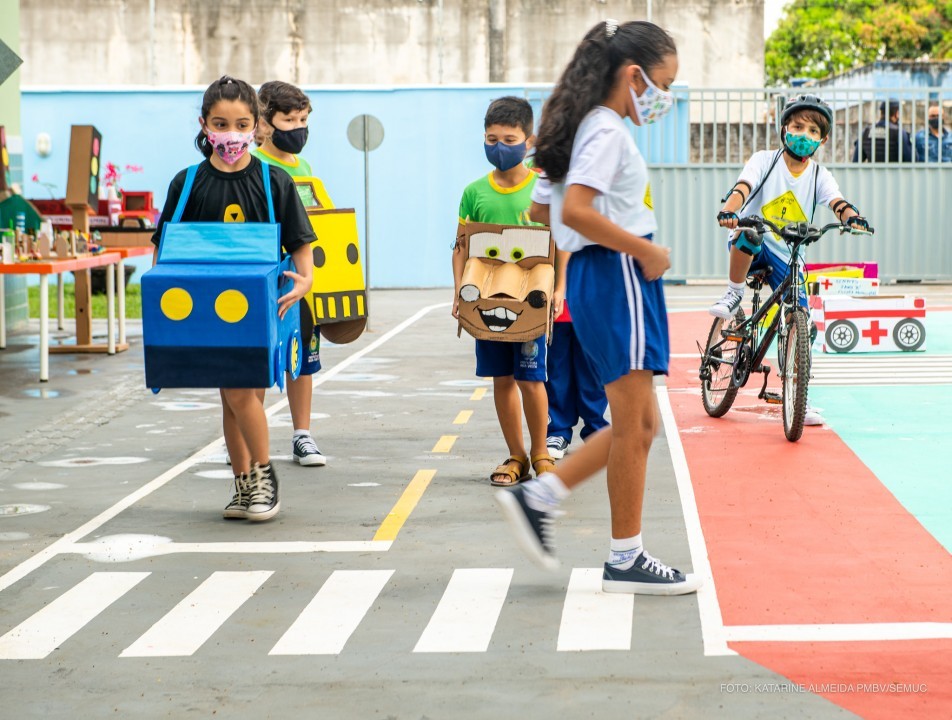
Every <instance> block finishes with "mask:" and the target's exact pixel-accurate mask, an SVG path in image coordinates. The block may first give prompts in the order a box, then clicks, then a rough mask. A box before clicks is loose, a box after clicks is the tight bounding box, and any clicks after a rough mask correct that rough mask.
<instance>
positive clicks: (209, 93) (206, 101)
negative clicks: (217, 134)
mask: <svg viewBox="0 0 952 720" xmlns="http://www.w3.org/2000/svg"><path fill="white" fill-rule="evenodd" d="M219 100H241V101H242V102H243V103H245V104H246V105H247V106H248V110H249V111H250V112H251V115H252V117H253V118H254V120H255V125H257V124H258V95H257V94H256V93H255V89H254V88H253V87H251V85H249V84H248V83H246V82H245V81H244V80H238V79H237V78H233V77H229V76H228V75H222V76H221V77H220V78H219V79H218V80H216V81H215V82H213V83H212V84H211V85H209V86H208V89H207V90H206V91H205V95H204V96H202V118H203V119H204V120H208V113H210V112H211V111H212V108H213V107H215V103H217V102H218V101H219ZM195 147H197V148H198V151H199V152H200V153H201V154H202V155H204V156H205V157H207V158H210V157H211V156H212V153H213V152H214V148H213V147H212V144H211V143H210V142H208V136H207V135H206V134H205V131H204V130H199V131H198V136H197V137H196V138H195Z"/></svg>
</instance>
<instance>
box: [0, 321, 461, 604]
mask: <svg viewBox="0 0 952 720" xmlns="http://www.w3.org/2000/svg"><path fill="white" fill-rule="evenodd" d="M445 307H449V303H437V304H436V305H427V306H426V307H424V308H421V309H420V310H419V311H417V312H416V313H414V314H413V315H411V316H410V317H408V318H407V319H406V320H404V321H403V322H402V323H400V324H399V325H397V326H396V327H394V328H393V329H392V330H388V331H387V332H385V333H384V334H383V335H381V336H380V337H379V338H377V339H376V340H374V341H373V342H372V343H370V344H369V345H368V346H367V347H365V348H362V349H360V350H358V351H357V352H355V353H353V354H351V355H348V356H347V357H346V358H344V359H343V360H341V361H340V362H339V363H337V364H336V365H334V367H332V368H330V369H328V370H325V371H323V372H321V373H319V374H318V375H315V378H317V379H316V380H314V381H313V387H317V386H318V385H321V384H322V383H325V382H327V381H328V380H329V379H331V378H332V377H334V376H336V375H338V374H339V373H340V372H342V371H343V370H344V369H345V368H347V367H349V366H350V365H353V364H354V363H355V362H357V361H358V360H360V358H362V357H363V356H364V355H367V354H368V353H370V352H373V351H374V350H376V349H377V348H379V347H380V346H381V345H383V344H384V343H386V342H387V341H388V340H390V339H391V338H393V337H395V336H396V335H399V334H400V333H402V332H403V331H404V330H406V329H407V328H408V327H410V326H411V325H412V324H413V323H415V322H416V321H417V320H419V319H420V318H422V317H423V316H424V315H426V314H427V313H429V312H431V311H433V310H436V309H439V308H445ZM287 405H288V401H287V398H284V399H282V400H280V401H278V402H276V403H275V404H274V405H272V406H271V407H269V408H268V409H267V410H265V414H266V415H267V416H269V417H270V416H271V415H274V414H275V413H276V412H278V410H281V409H283V408H285V407H287ZM223 442H224V438H222V437H219V438H217V439H216V440H213V441H212V442H210V443H209V444H208V445H206V446H205V447H203V448H202V449H201V450H198V451H197V452H195V453H193V454H192V455H191V456H189V457H188V458H186V459H185V460H183V461H182V462H180V463H179V464H178V465H175V466H174V467H172V468H169V469H168V470H166V471H165V472H164V473H162V474H161V475H159V476H158V477H157V478H155V480H152V481H151V482H148V483H146V484H145V485H143V486H142V487H140V488H139V489H138V490H136V491H135V492H133V493H130V494H129V495H126V497H124V498H123V499H122V500H120V501H119V502H117V503H116V504H115V505H113V506H112V507H110V508H109V509H107V510H104V511H103V512H101V513H99V515H97V516H96V517H94V518H93V519H91V520H89V521H88V522H86V523H84V524H83V525H80V526H79V527H78V528H76V529H75V530H73V531H72V532H68V533H66V534H65V535H63V537H61V538H60V539H59V540H57V541H55V542H53V543H52V544H50V545H47V546H46V547H45V548H43V549H42V550H40V551H39V552H37V553H35V554H34V555H33V556H32V557H30V558H29V559H28V560H24V561H23V562H22V563H20V564H19V565H17V566H16V567H14V568H12V569H11V570H9V571H7V572H6V573H5V574H4V575H3V576H0V591H3V590H5V589H6V588H8V587H10V586H11V585H13V584H14V583H15V582H17V581H19V580H21V579H23V578H24V577H26V576H27V575H29V574H30V573H31V572H33V571H34V570H36V569H37V568H38V567H40V566H42V565H44V564H45V563H46V562H47V561H48V560H50V558H53V557H55V556H56V555H58V554H59V553H61V552H63V551H64V548H67V547H69V546H71V545H73V544H74V543H76V542H77V541H79V540H82V539H83V538H84V537H86V536H87V535H89V534H90V533H92V532H94V531H96V530H98V529H99V528H100V527H102V526H103V525H105V524H106V523H107V522H109V521H110V520H112V519H113V518H114V517H116V516H117V515H118V514H119V513H121V512H122V511H123V510H126V509H127V508H129V507H131V506H132V505H134V504H135V503H137V502H138V501H139V500H141V499H142V498H144V497H146V496H148V495H151V494H152V493H153V492H155V491H156V490H158V489H159V488H161V487H162V486H164V485H166V484H167V483H169V482H170V481H172V480H174V479H175V478H177V477H178V476H179V475H181V474H182V473H184V472H185V471H186V470H188V469H189V468H191V467H192V466H193V465H196V464H198V463H200V462H202V461H203V460H204V458H205V456H207V455H208V454H209V453H211V452H212V451H213V450H220V449H221V445H222V443H223Z"/></svg>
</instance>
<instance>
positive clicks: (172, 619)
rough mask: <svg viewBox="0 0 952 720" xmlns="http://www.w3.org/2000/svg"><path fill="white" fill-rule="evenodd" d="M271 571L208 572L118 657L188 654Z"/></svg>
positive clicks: (243, 600) (229, 615)
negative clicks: (206, 577)
mask: <svg viewBox="0 0 952 720" xmlns="http://www.w3.org/2000/svg"><path fill="white" fill-rule="evenodd" d="M271 574H272V572H271V571H270V570H253V571H249V572H224V571H220V572H214V573H212V574H211V575H210V576H209V578H208V579H207V580H205V582H203V583H202V584H201V585H199V586H198V587H197V588H195V590H193V591H192V592H191V593H189V595H188V597H186V598H185V599H183V600H182V601H181V602H180V603H179V604H178V605H176V606H175V607H174V608H172V609H171V610H170V611H169V612H168V613H167V614H166V615H164V616H163V617H162V618H161V619H160V620H159V621H158V622H157V623H156V624H155V625H153V626H152V627H151V628H149V629H148V630H146V632H145V634H144V635H142V637H140V638H139V639H138V640H136V641H135V642H134V643H132V645H130V646H129V647H127V648H126V649H125V650H123V651H122V652H121V653H120V654H119V657H171V656H176V657H182V656H188V655H192V654H193V653H194V652H195V651H196V650H198V649H199V648H200V647H201V646H202V645H203V644H204V643H205V641H206V640H208V638H210V637H211V636H212V635H214V634H215V631H216V630H218V628H219V627H221V626H222V624H223V623H224V622H225V621H226V620H227V619H228V618H229V617H231V615H232V614H233V613H234V612H235V611H236V610H237V609H238V608H240V607H241V606H242V605H243V604H244V603H245V602H246V601H247V600H248V598H250V597H251V596H252V595H254V594H255V591H256V590H257V589H258V588H259V587H261V585H262V584H264V581H265V580H267V579H268V578H269V577H271Z"/></svg>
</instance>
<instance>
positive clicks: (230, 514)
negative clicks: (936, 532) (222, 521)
mask: <svg viewBox="0 0 952 720" xmlns="http://www.w3.org/2000/svg"><path fill="white" fill-rule="evenodd" d="M250 492H251V484H250V483H249V482H248V476H247V475H245V474H244V473H241V475H235V494H234V495H232V496H231V502H230V503H228V504H227V505H226V506H225V510H224V512H223V513H222V517H224V518H226V519H228V520H244V519H245V518H246V517H248V496H249V493H250Z"/></svg>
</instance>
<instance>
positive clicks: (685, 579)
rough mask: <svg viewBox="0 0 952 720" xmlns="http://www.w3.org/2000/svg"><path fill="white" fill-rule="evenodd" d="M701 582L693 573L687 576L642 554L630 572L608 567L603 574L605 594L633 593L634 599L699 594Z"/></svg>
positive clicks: (606, 566) (646, 554)
mask: <svg viewBox="0 0 952 720" xmlns="http://www.w3.org/2000/svg"><path fill="white" fill-rule="evenodd" d="M701 582H702V581H701V578H699V577H698V576H697V575H695V574H693V573H688V574H687V575H685V574H684V573H683V572H681V571H680V570H675V569H674V568H672V567H668V566H667V565H665V564H664V563H663V562H661V561H659V560H656V559H655V558H653V557H651V556H650V555H649V554H648V553H646V552H642V553H641V554H640V555H639V556H638V557H636V558H635V564H634V565H632V566H631V567H630V568H628V569H627V570H619V569H618V568H616V567H614V566H612V565H609V564H608V563H605V571H604V572H603V573H602V591H603V592H607V593H632V594H634V595H687V594H688V593H693V592H697V589H698V588H699V587H701Z"/></svg>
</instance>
